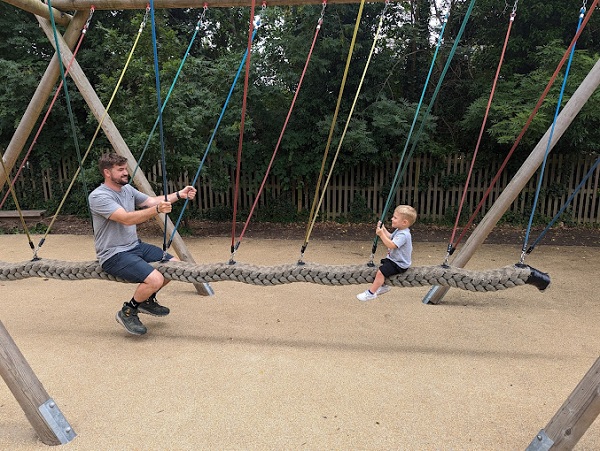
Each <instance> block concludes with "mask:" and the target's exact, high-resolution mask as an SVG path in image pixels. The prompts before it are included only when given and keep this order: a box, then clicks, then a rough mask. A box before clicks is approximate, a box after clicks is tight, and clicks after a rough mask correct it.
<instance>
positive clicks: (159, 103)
mask: <svg viewBox="0 0 600 451" xmlns="http://www.w3.org/2000/svg"><path fill="white" fill-rule="evenodd" d="M150 22H151V24H152V54H153V59H154V81H155V84H156V104H157V109H158V133H159V136H160V160H161V166H162V167H161V170H162V182H163V193H164V195H165V202H166V201H168V186H167V160H166V152H165V133H164V128H163V117H162V112H163V109H162V99H161V95H160V69H159V67H158V45H157V39H156V20H155V17H154V0H150ZM168 219H169V215H167V214H165V224H164V228H163V230H164V233H163V252H164V255H163V259H164V258H165V257H166V255H167V221H168Z"/></svg>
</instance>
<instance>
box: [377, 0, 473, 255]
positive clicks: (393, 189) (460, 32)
mask: <svg viewBox="0 0 600 451" xmlns="http://www.w3.org/2000/svg"><path fill="white" fill-rule="evenodd" d="M475 1H476V0H471V3H469V7H468V8H467V12H466V13H465V17H464V18H463V21H462V24H461V26H460V29H459V30H458V33H457V35H456V39H455V40H454V44H453V45H452V49H451V50H450V54H449V55H448V59H447V61H446V64H445V66H444V69H443V70H442V73H441V74H440V79H439V80H438V83H437V85H436V87H435V90H434V92H433V95H432V96H431V100H430V101H429V105H428V106H427V110H426V111H425V113H424V114H423V120H422V121H421V125H420V126H419V130H418V131H417V134H416V137H415V139H414V140H413V143H412V146H411V148H410V152H409V153H408V158H407V159H406V161H405V162H404V166H401V165H398V170H400V167H402V170H401V172H400V177H397V178H396V179H395V180H394V183H393V184H392V187H391V189H390V193H389V195H388V202H386V206H385V208H384V211H383V214H382V215H381V221H382V222H383V220H384V219H385V216H386V215H387V210H388V209H389V203H390V202H389V201H390V200H391V198H392V196H393V195H394V193H395V192H396V190H397V189H398V186H399V185H400V182H401V181H402V178H403V177H404V173H405V172H406V169H407V168H408V162H409V160H410V158H411V156H412V154H413V153H414V151H415V148H416V147H417V143H418V142H419V139H420V138H421V133H422V132H423V128H424V126H425V122H426V121H427V118H428V116H429V113H430V112H431V109H432V108H433V104H434V103H435V99H436V98H437V95H438V93H439V92H440V89H441V87H442V83H443V81H444V78H445V77H446V73H447V72H448V69H449V68H450V63H451V62H452V58H453V57H454V54H455V53H456V49H457V47H458V44H459V42H460V40H461V38H462V35H463V33H464V31H465V28H466V27H467V22H468V20H469V17H470V16H471V12H472V11H473V7H474V6H475ZM436 51H437V49H436ZM378 240H379V237H378V236H376V237H375V239H374V240H373V247H372V249H371V261H370V263H369V264H373V257H374V256H375V252H376V251H377V242H378Z"/></svg>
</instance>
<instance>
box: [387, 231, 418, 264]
mask: <svg viewBox="0 0 600 451" xmlns="http://www.w3.org/2000/svg"><path fill="white" fill-rule="evenodd" d="M390 239H391V240H392V241H393V242H394V244H395V245H396V246H397V248H396V249H388V255H387V258H389V259H390V260H392V261H393V262H394V263H396V264H397V265H398V266H400V267H401V268H403V269H407V268H408V267H410V265H411V264H412V236H411V234H410V229H403V230H399V229H396V230H394V231H393V232H392V235H391V236H390Z"/></svg>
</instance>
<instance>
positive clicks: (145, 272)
mask: <svg viewBox="0 0 600 451" xmlns="http://www.w3.org/2000/svg"><path fill="white" fill-rule="evenodd" d="M163 254H164V252H163V251H162V250H161V249H160V248H159V247H158V246H154V245H153V244H148V243H144V242H142V240H139V242H138V245H137V246H136V247H134V248H133V249H132V250H130V251H125V252H119V253H118V254H115V255H113V256H112V257H110V258H109V259H108V260H106V261H105V262H104V264H103V265H102V269H103V270H104V271H106V272H107V273H108V274H111V275H113V276H116V277H122V278H123V279H125V280H127V281H129V282H134V283H142V282H143V281H144V280H146V277H148V276H149V275H150V273H151V272H152V271H154V268H153V267H152V265H150V264H149V263H148V262H158V261H160V260H162V258H163ZM172 258H173V256H172V255H171V254H169V253H167V255H166V258H165V260H171V259H172Z"/></svg>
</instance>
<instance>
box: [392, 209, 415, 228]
mask: <svg viewBox="0 0 600 451" xmlns="http://www.w3.org/2000/svg"><path fill="white" fill-rule="evenodd" d="M394 213H396V214H397V215H401V216H403V217H404V218H405V219H407V220H408V223H409V224H408V225H409V226H411V225H413V224H414V223H415V221H416V220H417V210H415V209H414V208H413V207H411V206H410V205H398V206H397V207H396V209H395V210H394Z"/></svg>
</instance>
